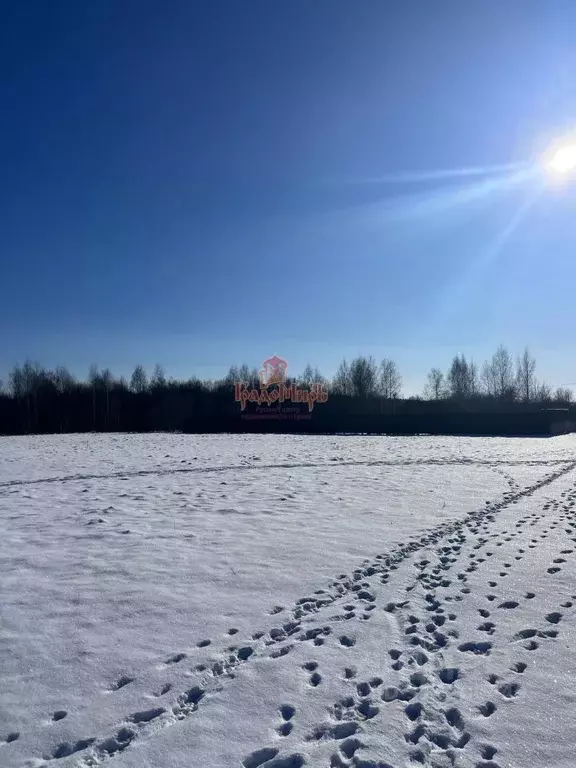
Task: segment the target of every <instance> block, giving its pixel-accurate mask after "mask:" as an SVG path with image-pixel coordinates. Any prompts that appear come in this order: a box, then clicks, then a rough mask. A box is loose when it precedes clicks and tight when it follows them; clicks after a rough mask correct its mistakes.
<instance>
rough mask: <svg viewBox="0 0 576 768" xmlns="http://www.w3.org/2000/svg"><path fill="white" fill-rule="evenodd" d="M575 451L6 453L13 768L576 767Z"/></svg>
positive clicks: (7, 445)
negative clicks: (106, 767) (105, 766)
mask: <svg viewBox="0 0 576 768" xmlns="http://www.w3.org/2000/svg"><path fill="white" fill-rule="evenodd" d="M575 449H576V436H573V435H567V436H562V437H557V438H549V439H542V438H526V439H524V438H513V439H511V438H471V437H470V438H448V437H413V438H409V437H405V438H392V437H361V436H342V437H290V436H226V435H218V436H190V435H169V434H156V435H64V436H47V437H24V438H22V437H20V438H0V531H1V538H0V569H1V571H0V572H1V574H2V580H1V583H0V590H1V591H0V606H1V607H0V611H1V613H0V616H1V624H0V686H1V687H0V766H2V767H4V766H6V768H12V767H16V766H18V767H19V768H21V767H23V766H27V767H29V768H36V766H41V765H47V766H51V767H52V766H53V767H54V768H70V767H71V766H78V767H80V768H89V767H93V766H98V765H100V764H102V763H108V762H110V766H111V768H116V767H120V766H122V767H124V766H133V767H134V768H137V767H138V768H139V767H140V766H151V767H152V766H154V767H155V766H159V767H160V766H161V767H164V766H165V767H166V768H196V767H202V768H204V767H206V768H220V767H221V766H236V767H237V768H242V767H243V768H259V766H262V768H299V766H326V767H327V768H328V767H330V768H333V767H334V766H336V768H348V767H349V768H404V767H405V766H406V767H407V766H411V767H412V768H414V767H416V768H418V766H420V765H424V766H434V767H435V768H444V767H448V766H456V767H457V768H458V767H460V768H505V767H508V768H532V767H533V766H534V767H536V766H541V767H542V768H556V767H557V768H568V767H569V766H570V767H572V766H574V765H575V764H576V758H574V744H575V739H576V724H575V714H576V664H575V661H574V658H575V657H574V653H573V644H574V637H575V628H574V624H575V622H574V619H575V613H576V568H575V565H574V563H575V557H576V554H575V553H576V516H575V514H574V513H575V509H576V484H575V482H576V450H575ZM573 604H574V605H573Z"/></svg>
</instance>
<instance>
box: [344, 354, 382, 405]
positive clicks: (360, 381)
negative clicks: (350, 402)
mask: <svg viewBox="0 0 576 768" xmlns="http://www.w3.org/2000/svg"><path fill="white" fill-rule="evenodd" d="M350 382H351V384H352V390H353V394H354V395H356V397H368V396H369V395H373V394H375V392H376V389H377V387H378V366H377V365H376V361H375V360H374V358H373V357H362V356H360V357H357V358H356V359H355V360H352V362H351V363H350Z"/></svg>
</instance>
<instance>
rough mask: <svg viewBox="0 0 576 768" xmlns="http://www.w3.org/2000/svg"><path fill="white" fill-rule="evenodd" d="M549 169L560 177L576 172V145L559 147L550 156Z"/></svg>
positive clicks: (547, 164)
mask: <svg viewBox="0 0 576 768" xmlns="http://www.w3.org/2000/svg"><path fill="white" fill-rule="evenodd" d="M546 167H547V169H548V170H549V171H550V172H551V173H553V174H554V175H558V176H566V175H568V174H570V173H572V172H574V171H576V143H574V144H562V145H561V146H557V147H556V148H555V149H554V150H553V151H552V152H551V153H550V155H549V158H548V162H547V163H546Z"/></svg>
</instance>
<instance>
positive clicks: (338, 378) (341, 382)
mask: <svg viewBox="0 0 576 768" xmlns="http://www.w3.org/2000/svg"><path fill="white" fill-rule="evenodd" d="M332 389H333V391H334V392H335V393H336V394H337V395H352V393H353V386H352V381H351V380H350V366H349V365H348V363H347V362H346V360H342V362H341V363H340V365H339V366H338V370H337V371H336V374H335V376H334V378H333V380H332Z"/></svg>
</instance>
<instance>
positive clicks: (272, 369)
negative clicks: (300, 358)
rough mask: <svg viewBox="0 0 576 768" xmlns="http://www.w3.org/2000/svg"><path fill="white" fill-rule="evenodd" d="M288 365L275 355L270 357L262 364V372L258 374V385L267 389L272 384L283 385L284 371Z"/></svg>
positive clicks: (284, 379)
mask: <svg viewBox="0 0 576 768" xmlns="http://www.w3.org/2000/svg"><path fill="white" fill-rule="evenodd" d="M287 368H288V363H287V362H286V360H282V358H281V357H278V356H277V355H272V357H269V358H268V360H264V362H263V363H262V370H261V371H260V372H259V373H258V376H259V378H260V384H261V385H262V386H263V387H269V386H270V385H272V384H283V383H284V382H285V381H286V369H287Z"/></svg>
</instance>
